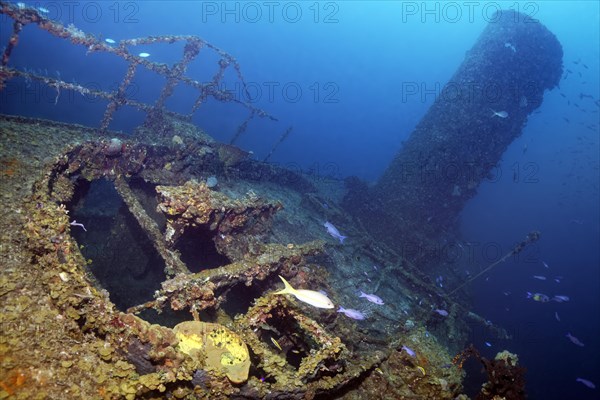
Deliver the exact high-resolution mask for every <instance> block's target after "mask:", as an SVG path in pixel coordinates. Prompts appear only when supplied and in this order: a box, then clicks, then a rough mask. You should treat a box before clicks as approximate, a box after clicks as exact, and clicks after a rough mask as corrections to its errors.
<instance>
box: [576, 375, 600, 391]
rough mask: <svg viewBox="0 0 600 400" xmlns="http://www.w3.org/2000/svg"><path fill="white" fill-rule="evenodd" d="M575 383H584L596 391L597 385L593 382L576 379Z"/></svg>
mask: <svg viewBox="0 0 600 400" xmlns="http://www.w3.org/2000/svg"><path fill="white" fill-rule="evenodd" d="M575 382H580V383H583V384H584V385H585V386H587V387H589V388H590V389H596V385H594V383H593V382H592V381H588V380H587V379H583V378H577V379H575Z"/></svg>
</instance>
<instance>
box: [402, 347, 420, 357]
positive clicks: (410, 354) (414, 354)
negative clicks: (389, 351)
mask: <svg viewBox="0 0 600 400" xmlns="http://www.w3.org/2000/svg"><path fill="white" fill-rule="evenodd" d="M402 350H404V351H406V352H407V353H408V355H409V356H411V357H416V356H417V353H415V351H414V350H413V349H411V348H410V347H406V346H402Z"/></svg>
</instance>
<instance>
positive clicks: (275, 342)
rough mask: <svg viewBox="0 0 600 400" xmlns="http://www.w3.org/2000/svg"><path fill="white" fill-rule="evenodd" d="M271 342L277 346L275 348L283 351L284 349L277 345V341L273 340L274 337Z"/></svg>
mask: <svg viewBox="0 0 600 400" xmlns="http://www.w3.org/2000/svg"><path fill="white" fill-rule="evenodd" d="M271 342H273V344H274V345H275V347H277V348H278V349H279V351H283V349H282V348H281V346H280V345H279V343H277V340H275V339H274V338H273V336H271Z"/></svg>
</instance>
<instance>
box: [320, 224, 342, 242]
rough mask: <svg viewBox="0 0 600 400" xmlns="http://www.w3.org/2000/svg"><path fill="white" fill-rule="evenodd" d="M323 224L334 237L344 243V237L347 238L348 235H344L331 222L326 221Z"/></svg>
mask: <svg viewBox="0 0 600 400" xmlns="http://www.w3.org/2000/svg"><path fill="white" fill-rule="evenodd" d="M323 226H324V227H325V228H327V233H329V234H330V235H331V236H332V237H334V238H336V239H338V240H339V241H340V243H341V244H344V239H346V238H347V236H343V235H342V234H340V231H338V230H337V228H336V227H335V226H333V224H332V223H331V222H325V223H324V224H323Z"/></svg>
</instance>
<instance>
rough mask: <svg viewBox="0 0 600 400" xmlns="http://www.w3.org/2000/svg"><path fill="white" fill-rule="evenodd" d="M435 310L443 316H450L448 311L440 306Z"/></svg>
mask: <svg viewBox="0 0 600 400" xmlns="http://www.w3.org/2000/svg"><path fill="white" fill-rule="evenodd" d="M433 312H435V313H438V314H440V315H441V316H442V317H447V316H448V311H446V310H441V309H439V308H438V309H437V310H433Z"/></svg>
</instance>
